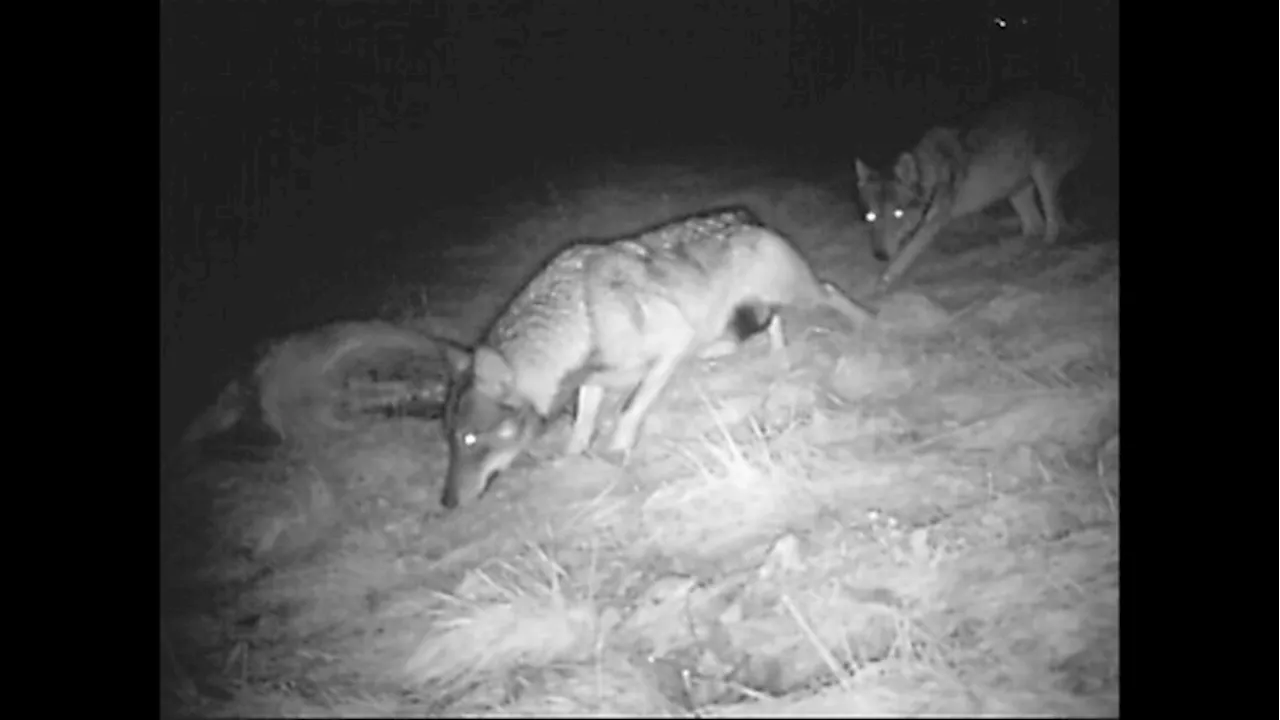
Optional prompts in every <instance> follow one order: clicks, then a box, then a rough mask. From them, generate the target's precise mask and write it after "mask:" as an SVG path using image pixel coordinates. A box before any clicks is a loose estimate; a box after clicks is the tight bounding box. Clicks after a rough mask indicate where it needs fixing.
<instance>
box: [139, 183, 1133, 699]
mask: <svg viewBox="0 0 1280 720" xmlns="http://www.w3.org/2000/svg"><path fill="white" fill-rule="evenodd" d="M641 170H643V171H641ZM720 178H721V179H720V180H718V181H716V182H712V181H710V180H708V178H707V177H706V176H705V175H698V174H696V173H695V172H694V171H693V170H691V169H689V168H676V167H652V168H644V169H625V168H623V169H618V168H614V169H613V171H612V175H611V176H610V178H607V179H605V180H603V181H602V180H600V179H599V178H596V179H595V181H594V184H592V182H591V178H578V179H577V180H573V181H565V182H564V183H562V184H561V185H559V186H555V187H554V188H548V190H547V197H546V198H544V199H543V202H541V203H540V204H536V205H528V206H511V207H510V208H509V209H508V211H507V213H506V214H505V215H503V216H502V217H498V218H494V219H493V221H492V227H493V228H494V230H493V241H492V242H490V243H488V244H484V245H477V246H474V249H473V250H472V251H471V255H472V257H471V258H469V262H473V263H474V264H475V265H476V266H477V267H483V268H486V269H488V270H490V271H491V272H493V273H496V274H495V275H494V276H493V278H494V282H493V284H492V290H491V294H490V295H486V296H484V297H482V298H481V299H480V300H479V301H478V302H474V303H471V302H468V303H466V304H464V303H463V302H462V301H461V299H458V300H455V301H450V300H448V299H444V298H447V296H448V293H447V292H444V291H441V292H438V293H436V295H434V296H433V297H432V307H431V310H432V312H433V314H434V315H435V316H436V317H438V318H444V321H443V322H446V323H448V324H451V326H452V328H453V332H454V333H455V336H456V337H467V336H469V335H470V334H471V333H473V332H474V331H475V330H476V329H477V328H478V326H479V324H481V323H483V322H484V321H485V320H487V319H488V317H489V316H490V315H491V314H492V312H495V311H496V309H497V306H498V303H500V302H501V299H502V298H505V297H506V296H507V295H508V294H509V293H510V292H511V291H512V290H513V288H514V285H515V284H516V283H517V282H518V281H519V280H520V279H522V278H523V277H524V276H525V275H526V274H527V273H528V272H529V270H530V268H531V267H532V265H533V264H535V263H536V262H537V261H538V260H540V259H541V258H542V257H544V256H545V255H546V254H547V252H549V251H550V249H551V248H552V247H553V245H555V244H558V243H560V242H563V241H564V240H565V239H568V238H572V237H584V236H607V235H612V234H618V233H620V232H626V231H630V230H634V229H636V228H638V227H643V226H645V225H648V224H651V223H653V222H656V221H659V220H662V219H664V218H667V217H670V216H672V215H678V214H680V213H683V212H685V211H688V210H693V209H697V208H699V207H704V206H706V205H710V204H717V203H721V202H733V201H747V202H750V203H751V204H753V205H754V206H755V207H756V208H757V209H758V210H759V211H760V212H761V213H762V214H763V215H764V216H765V217H766V218H768V219H769V220H770V221H771V222H773V223H775V224H777V225H778V226H779V227H781V228H783V229H785V230H788V231H790V232H791V233H792V234H793V235H794V236H795V237H796V239H797V242H798V244H800V245H801V247H802V248H803V249H804V250H805V251H806V252H807V253H808V254H809V255H810V256H812V257H813V258H814V259H815V264H816V265H817V266H819V267H821V268H822V269H823V271H822V274H824V275H826V276H827V277H828V278H829V279H831V280H833V281H836V282H839V283H840V284H841V285H843V286H844V287H845V288H846V289H849V290H852V291H854V292H856V291H857V289H858V288H860V287H863V286H864V285H863V283H864V282H865V281H867V280H869V279H870V278H871V277H872V274H873V273H874V271H875V269H876V268H875V267H871V266H867V265H865V264H863V265H862V266H859V265H856V264H855V263H856V262H858V260H857V259H856V258H860V257H861V256H863V255H865V254H866V246H865V244H862V243H859V242H857V241H856V231H853V230H850V229H849V227H850V224H849V218H850V212H849V210H848V209H847V208H846V206H845V205H843V204H841V203H840V201H839V199H838V198H837V197H836V196H835V195H834V194H833V193H830V192H828V191H826V190H823V189H821V188H815V187H809V186H804V185H802V184H800V183H798V182H793V181H783V180H778V181H770V182H765V183H762V182H760V180H759V176H758V175H756V174H753V173H752V172H749V171H744V172H743V173H741V174H740V175H739V176H738V177H737V178H734V177H729V176H724V175H721V176H720ZM726 178H727V179H726ZM970 231H971V232H972V235H973V237H972V240H973V242H972V243H968V244H964V248H965V249H963V250H961V251H960V252H954V253H951V254H946V253H942V252H939V253H935V254H934V255H932V256H930V257H928V258H926V259H924V260H923V261H922V262H921V263H920V267H919V274H918V276H917V280H916V282H915V284H914V285H913V286H912V287H910V288H908V289H904V290H902V291H900V292H899V293H897V294H895V295H894V296H892V297H891V298H889V299H887V302H886V303H885V305H884V306H883V308H882V313H881V323H880V324H881V327H880V328H879V330H878V331H876V332H873V333H869V334H867V335H864V336H861V337H858V338H853V337H849V336H847V335H845V334H843V333H842V331H840V330H839V329H838V328H839V327H841V326H840V325H839V324H838V323H837V322H832V323H831V327H830V328H828V327H826V325H825V323H826V318H825V317H812V318H806V319H807V320H808V321H810V322H811V324H812V327H811V328H810V329H809V330H808V331H807V332H804V333H801V334H800V335H799V336H798V337H797V338H796V339H795V340H794V345H793V350H792V360H793V362H792V365H791V367H790V368H789V369H786V370H785V371H784V370H783V369H782V368H781V366H780V365H778V364H777V359H776V358H774V357H771V356H770V354H769V353H768V352H767V347H766V346H767V342H766V341H765V340H764V339H763V338H760V339H759V341H758V342H753V343H751V344H749V345H748V346H747V347H745V348H744V349H743V350H742V351H741V352H740V353H739V354H738V355H735V356H733V357H728V358H721V359H718V360H716V361H714V362H705V363H703V364H701V365H699V366H697V367H693V368H690V369H689V371H688V372H686V373H684V374H683V375H682V376H681V377H680V378H679V379H678V380H677V382H676V383H675V385H674V387H673V388H672V390H671V392H670V394H669V395H668V396H667V397H666V399H665V400H664V402H663V403H662V404H661V405H660V407H659V408H658V409H657V410H656V411H655V414H654V416H653V417H652V418H651V421H650V422H649V423H648V425H647V431H646V434H645V436H644V438H645V439H643V440H642V441H641V444H640V447H639V448H638V450H637V453H636V455H635V456H634V457H633V461H632V463H631V464H630V465H628V466H627V467H626V468H618V467H614V466H612V465H608V464H606V463H604V462H602V461H599V460H594V459H591V458H560V457H558V455H557V453H556V448H557V447H558V443H560V442H563V440H564V437H565V430H564V429H563V428H560V429H558V430H557V431H555V432H552V433H551V434H550V436H549V437H548V438H547V440H546V442H545V443H543V445H542V446H540V447H539V449H538V450H537V452H535V453H534V455H535V457H534V458H533V459H532V460H531V461H527V462H525V463H522V464H521V465H519V466H518V469H516V470H514V471H513V472H512V473H511V474H510V475H509V476H507V477H505V478H504V479H503V480H502V481H501V482H500V483H499V484H498V485H497V486H496V487H495V488H494V489H493V490H492V491H491V493H490V494H489V495H487V496H486V498H485V499H484V500H483V501H481V502H480V503H478V504H476V505H474V506H471V507H468V508H465V509H462V510H459V511H456V512H453V513H451V514H448V515H444V514H441V513H439V511H438V507H437V505H436V503H437V498H438V483H439V479H440V477H441V474H442V471H443V466H444V463H445V461H446V459H445V456H444V452H445V451H444V447H443V443H442V442H441V440H440V436H439V429H438V428H437V427H435V426H434V425H430V424H426V423H422V422H416V421H412V420H391V421H387V422H385V423H381V424H376V425H373V426H367V427H360V428H358V429H356V430H354V431H352V432H349V433H347V434H343V435H335V436H332V437H331V438H330V440H329V441H328V442H327V443H325V444H324V445H323V446H322V447H315V448H311V449H310V450H309V452H307V453H306V454H303V455H299V454H294V455H291V456H285V457H280V458H277V459H276V460H274V461H273V462H271V463H266V464H246V465H241V466H239V467H221V468H209V469H207V470H206V471H204V472H203V473H199V474H196V475H192V476H191V477H189V478H187V479H186V480H185V481H184V484H183V485H181V486H174V487H173V488H170V491H169V496H170V497H169V505H168V507H169V508H170V510H169V512H168V514H167V515H166V525H165V528H166V532H167V534H166V535H165V543H164V547H165V549H166V562H167V563H168V565H166V577H167V578H168V582H167V584H168V589H167V592H168V596H167V599H168V604H169V607H170V608H171V611H170V613H169V614H168V615H167V617H166V619H165V620H164V621H163V623H162V660H163V666H164V668H165V671H166V673H167V677H168V678H169V680H168V682H167V683H166V687H167V688H168V693H169V694H168V696H167V699H166V701H167V702H168V703H169V704H170V705H171V706H173V707H174V708H176V709H178V710H181V711H182V712H185V713H187V714H193V715H208V716H230V715H245V714H248V715H260V716H266V715H271V716H277V715H289V716H325V717H336V716H344V715H355V716H370V715H379V716H409V715H414V716H420V715H423V714H447V715H466V716H473V715H475V716H480V715H484V716H530V715H545V714H566V715H570V714H571V715H590V714H612V715H637V714H645V715H660V716H662V715H665V716H681V715H688V714H692V713H694V712H696V713H698V714H699V715H702V716H723V717H729V716H735V715H753V716H776V715H790V716H794V715H842V716H847V715H855V714H856V715H920V714H943V713H945V714H1006V715H1007V714H1020V715H1021V714H1027V715H1090V716H1100V715H1109V714H1115V713H1117V712H1118V707H1119V705H1118V697H1119V650H1118V642H1119V640H1118V635H1119V633H1118V624H1119V616H1118V596H1119V550H1118V525H1119V505H1120V502H1119V435H1118V427H1119V419H1118V386H1119V365H1118V363H1119V361H1118V342H1119V337H1118V331H1117V322H1118V320H1117V318H1118V306H1117V295H1118V288H1119V275H1118V270H1117V264H1116V256H1115V254H1116V248H1115V244H1114V242H1112V243H1086V244H1079V245H1075V246H1064V247H1058V248H1054V249H1051V250H1045V251H1041V252H1033V249H1031V248H1028V247H1024V246H1023V244H1022V243H1020V242H1018V241H1008V242H1003V243H1002V242H997V241H995V240H993V239H992V237H991V236H992V234H993V230H992V228H991V226H990V225H983V224H981V223H979V224H977V225H976V226H975V227H973V228H971V229H970ZM963 239H964V238H960V240H963ZM952 245H953V247H954V246H955V245H956V244H955V243H952ZM499 258H501V260H499ZM401 292H403V293H405V297H410V298H412V297H413V293H412V292H410V291H404V290H403V289H402V291H401ZM451 302H452V303H453V304H450V303H451ZM476 305H479V306H483V307H481V309H479V310H477V309H476V307H474V306H476ZM193 530H199V531H200V532H193ZM179 567H182V568H189V567H199V568H200V572H198V573H193V572H183V573H179V572H178V571H177V569H178V568H179Z"/></svg>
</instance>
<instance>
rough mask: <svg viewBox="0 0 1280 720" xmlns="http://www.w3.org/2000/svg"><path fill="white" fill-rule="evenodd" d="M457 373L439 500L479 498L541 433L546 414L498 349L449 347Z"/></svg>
mask: <svg viewBox="0 0 1280 720" xmlns="http://www.w3.org/2000/svg"><path fill="white" fill-rule="evenodd" d="M447 352H448V355H449V359H450V361H451V363H452V365H453V370H454V376H453V379H452V381H451V382H450V387H449V393H448V398H447V401H446V403H445V412H444V427H445V433H446V435H447V437H448V442H449V470H448V474H447V475H446V476H445V482H444V494H443V496H442V497H441V499H440V504H441V505H443V506H444V507H446V508H454V507H457V506H459V505H465V504H466V503H469V502H472V501H474V500H475V499H476V498H478V497H480V496H481V495H483V494H484V491H485V490H487V489H488V487H489V483H490V482H492V481H493V479H494V478H495V477H496V476H497V475H498V474H499V473H501V472H502V471H504V470H506V469H507V468H508V467H510V466H511V463H512V462H513V461H515V459H516V458H517V457H519V456H520V454H521V453H523V452H524V451H525V450H526V449H527V448H528V447H529V444H530V443H531V442H533V440H534V438H536V437H537V435H538V432H539V430H540V429H541V427H542V418H541V417H540V416H539V415H538V413H537V412H536V411H535V410H534V409H533V408H532V407H531V406H530V405H529V404H528V403H527V402H525V401H524V400H523V399H521V398H520V397H518V395H517V394H516V393H515V392H514V390H513V387H514V382H515V374H514V372H513V371H512V370H511V366H510V365H509V364H507V361H506V360H505V359H504V358H503V357H502V355H501V354H499V353H498V351H497V350H494V349H493V348H489V347H486V346H483V345H482V346H480V347H478V348H476V349H475V351H473V352H468V351H466V350H462V349H460V348H450V349H449V350H448V351H447Z"/></svg>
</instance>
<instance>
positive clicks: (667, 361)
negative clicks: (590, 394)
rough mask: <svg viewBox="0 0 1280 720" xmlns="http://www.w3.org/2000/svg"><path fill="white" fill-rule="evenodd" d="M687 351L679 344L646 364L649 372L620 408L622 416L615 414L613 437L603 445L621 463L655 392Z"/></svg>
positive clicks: (666, 381)
mask: <svg viewBox="0 0 1280 720" xmlns="http://www.w3.org/2000/svg"><path fill="white" fill-rule="evenodd" d="M686 345H687V344H686ZM687 354H688V353H687V347H681V348H680V350H679V351H675V352H672V353H670V354H668V355H665V356H663V357H661V358H659V359H658V360H656V361H655V362H654V363H653V365H652V366H651V367H650V368H649V372H648V373H646V374H645V376H644V379H643V380H641V381H640V385H639V387H637V388H636V391H635V394H634V395H632V397H631V402H630V403H629V404H628V405H627V407H626V409H625V410H624V411H623V413H622V417H620V418H618V424H617V427H615V428H614V431H613V437H612V438H611V439H610V441H609V445H608V447H607V448H606V449H605V452H606V453H607V454H608V455H610V456H613V458H614V459H615V460H617V461H618V462H620V463H622V464H625V463H626V461H627V458H629V457H630V456H631V451H632V449H634V448H635V445H636V440H637V439H638V438H639V435H640V427H641V425H642V424H643V423H644V419H645V416H646V415H648V414H649V410H650V409H651V408H652V407H653V403H654V402H655V401H656V400H657V399H658V396H660V395H661V394H662V391H663V390H664V389H666V387H667V384H668V383H669V382H670V381H671V377H672V376H673V375H675V372H676V369H677V368H678V367H680V363H681V362H682V361H683V360H684V358H685V356H686V355H687Z"/></svg>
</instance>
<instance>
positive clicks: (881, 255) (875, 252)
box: [871, 248, 889, 262]
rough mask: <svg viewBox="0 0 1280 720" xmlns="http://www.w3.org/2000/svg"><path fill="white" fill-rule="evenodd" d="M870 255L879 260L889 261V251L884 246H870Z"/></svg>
mask: <svg viewBox="0 0 1280 720" xmlns="http://www.w3.org/2000/svg"><path fill="white" fill-rule="evenodd" d="M871 255H872V256H873V257H874V258H875V259H877V260H879V261H880V262H889V253H887V252H885V251H884V248H872V249H871Z"/></svg>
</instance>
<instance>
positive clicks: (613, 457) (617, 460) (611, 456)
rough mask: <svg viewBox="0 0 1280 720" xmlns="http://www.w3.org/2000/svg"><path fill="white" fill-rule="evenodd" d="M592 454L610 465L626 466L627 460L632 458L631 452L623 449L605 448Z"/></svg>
mask: <svg viewBox="0 0 1280 720" xmlns="http://www.w3.org/2000/svg"><path fill="white" fill-rule="evenodd" d="M592 455H593V456H594V457H596V458H597V459H599V460H603V461H604V462H607V463H609V464H610V465H616V466H617V467H624V466H626V464H627V460H629V459H630V456H631V453H628V452H624V451H622V450H614V449H612V448H603V449H601V450H597V451H595V452H594V453H592Z"/></svg>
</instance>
